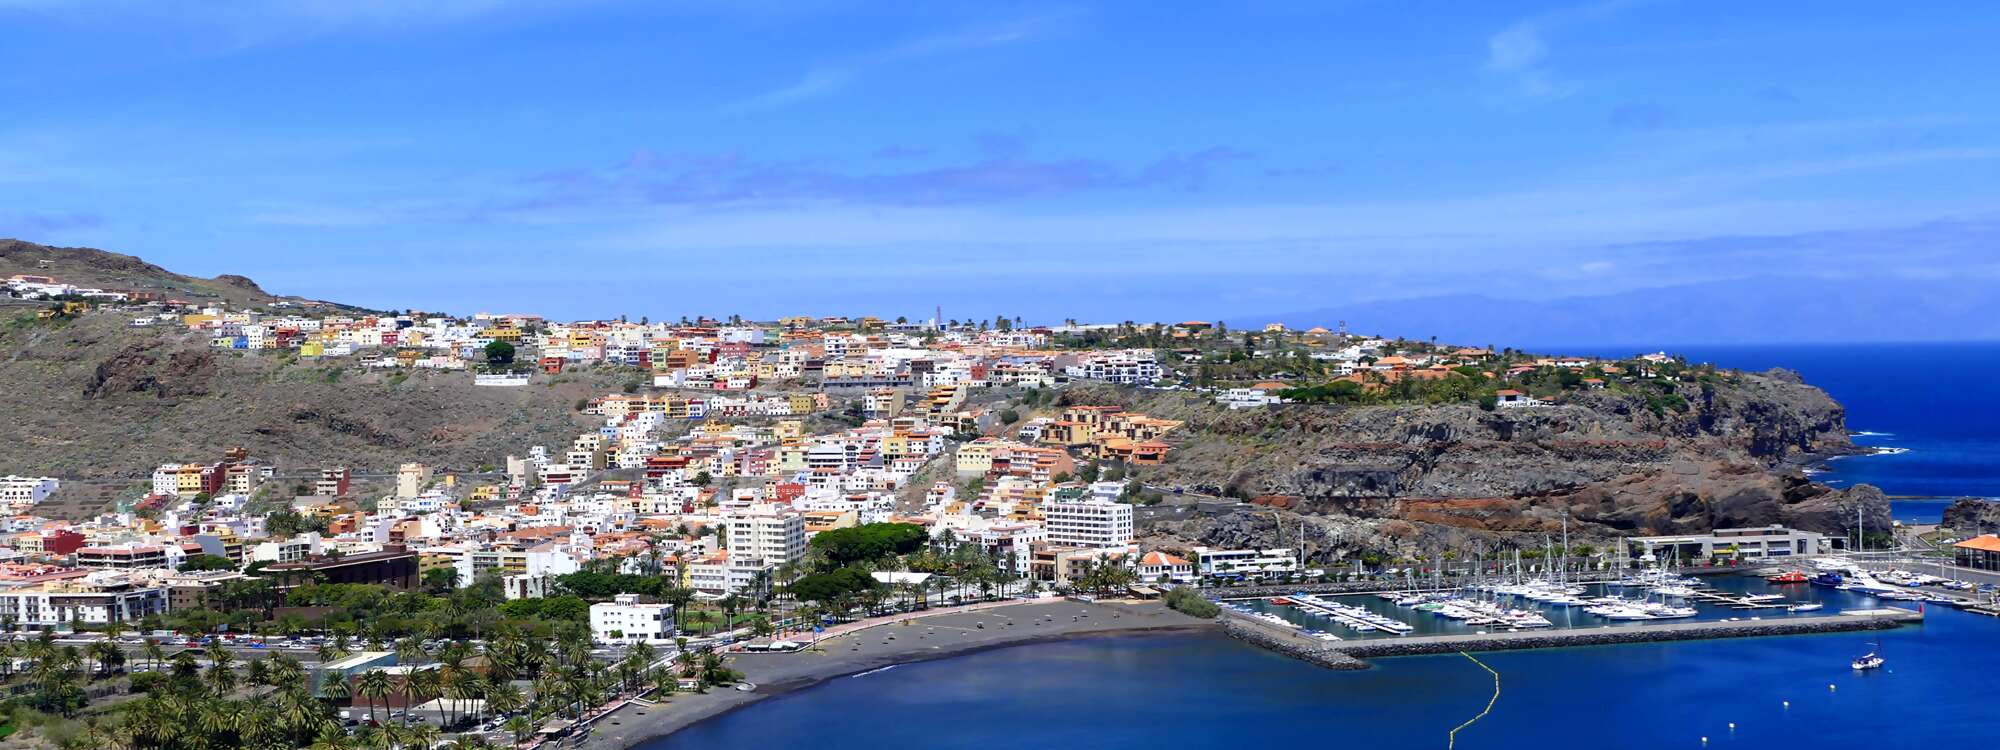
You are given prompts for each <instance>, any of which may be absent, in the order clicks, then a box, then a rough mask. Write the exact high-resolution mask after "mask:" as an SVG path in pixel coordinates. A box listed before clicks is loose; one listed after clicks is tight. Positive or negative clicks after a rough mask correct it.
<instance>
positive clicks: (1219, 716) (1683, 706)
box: [643, 344, 2000, 750]
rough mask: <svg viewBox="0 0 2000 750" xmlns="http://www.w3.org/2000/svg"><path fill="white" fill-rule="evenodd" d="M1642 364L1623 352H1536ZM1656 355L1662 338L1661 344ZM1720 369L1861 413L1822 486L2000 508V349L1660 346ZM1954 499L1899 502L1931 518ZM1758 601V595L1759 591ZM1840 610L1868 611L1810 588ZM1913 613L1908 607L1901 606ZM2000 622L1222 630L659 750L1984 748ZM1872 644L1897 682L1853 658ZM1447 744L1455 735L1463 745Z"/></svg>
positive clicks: (754, 716) (1142, 639)
mask: <svg viewBox="0 0 2000 750" xmlns="http://www.w3.org/2000/svg"><path fill="white" fill-rule="evenodd" d="M1544 348H1547V349H1549V350H1551V351H1565V352H1586V353H1602V354H1611V355H1629V354H1633V353H1636V351H1635V350H1633V349H1631V348H1615V349H1604V348H1595V349H1593V348H1581V347H1544ZM1655 348H1659V347H1655ZM1665 348H1666V349H1667V350H1669V351H1674V352H1678V353H1682V354H1685V355H1687V356H1689V357H1690V358H1693V359H1697V360H1706V361H1712V362H1715V363H1717V364H1719V365H1722V366H1726V367H1738V368H1743V369H1752V370H1763V369H1768V368H1770V367H1774V366H1782V367H1787V368H1790V369H1794V370H1797V371H1799V372H1800V374H1801V375H1803V376H1804V378H1805V379H1806V381H1807V382H1809V383H1812V384H1814V385H1817V386H1820V387H1821V388H1824V389H1826V390H1827V391H1828V392H1829V393H1831V394H1832V395H1833V397H1834V398H1835V399H1837V400H1839V401H1840V402H1841V403H1843V404H1845V405H1846V406H1847V409H1848V426H1849V427H1850V428H1851V429H1853V430H1854V431H1856V432H1857V433H1859V435H1858V436H1857V437H1856V441H1857V442H1861V443H1863V444H1866V445H1872V446H1877V447H1884V448H1899V449H1903V450H1902V451H1901V452H1898V453H1895V454H1884V455H1875V456H1866V457H1856V458H1849V459H1842V460H1838V461H1834V462H1832V464H1831V465H1830V467H1829V471H1828V472H1826V473H1823V474H1821V475H1820V476H1819V478H1820V479H1821V480H1822V481H1826V482H1829V483H1832V484H1838V485H1845V484H1850V483H1856V482H1867V483H1870V484H1874V485H1876V486H1879V487H1881V488H1882V489H1883V490H1884V491H1885V492H1888V493H1889V494H1891V495H1901V496H1935V497H1942V498H1951V497H1958V496H1979V497H1992V496H1996V495H2000V461H1996V460H1995V458H1996V457H2000V399H1995V398H1993V396H1994V393H1995V391H1994V389H1993V388H1992V387H1991V386H1990V385H1988V383H1989V382H1990V380H1991V378H1992V373H1994V372H2000V344H1907V345H1901V344H1899V345H1878V344H1870V345H1842V346H1756V347H1750V346H1743V347H1725V346H1704V347H1681V348H1676V347H1665ZM1947 503H1948V500H1916V499H1899V500H1896V501H1895V502H1894V510H1895V514H1896V517H1897V518H1898V519H1901V520H1905V521H1926V520H1928V521H1935V520H1936V519H1937V517H1938V515H1939V513H1940V512H1941V511H1942V510H1943V507H1944V505H1945V504H1947ZM1743 580H1744V582H1742V583H1740V584H1739V585H1742V586H1744V587H1746V588H1748V587H1759V586H1762V585H1763V584H1762V582H1761V581H1756V580H1751V579H1743ZM1797 595H1798V596H1812V597H1822V598H1824V599H1825V600H1826V602H1827V604H1828V607H1827V609H1828V610H1837V609H1839V608H1841V607H1844V606H1851V605H1857V604H1858V605H1864V606H1872V605H1873V602H1872V601H1869V600H1858V599H1854V598H1852V597H1851V596H1850V595H1849V594H1846V593H1843V592H1835V591H1830V590H1825V589H1809V590H1806V591H1804V592H1801V593H1799V594H1797ZM1897 604H1898V605H1899V606H1910V605H1909V604H1908V603H1897ZM1996 638H2000V620H1995V619H1993V618H1988V617H1981V616H1977V615H1970V614H1966V613H1963V612H1957V611H1953V610H1947V609H1943V608H1932V609H1930V610H1929V612H1928V618H1927V620H1926V622H1925V623H1924V624H1923V625H1922V626H1920V627H1914V628H1903V629H1900V630H1896V631H1893V632H1890V633H1885V634H1837V635H1821V636H1786V637H1772V638H1753V639H1741V640H1726V641H1700V642H1686V643H1663V644H1634V645H1622V646H1605V647H1593V648H1575V649H1556V650H1548V651H1520V652H1508V653H1493V654H1481V655H1478V658H1479V659H1480V660H1481V661H1482V662H1484V663H1485V664H1486V665H1488V666H1490V667H1492V668H1493V669H1494V670H1496V671H1498V672H1499V673H1500V696H1499V698H1498V700H1496V701H1494V702H1493V704H1492V710H1491V712H1490V713H1488V714H1487V715H1486V716H1485V717H1484V718H1481V719H1479V720H1478V721H1475V722H1473V723H1471V724H1470V725H1469V726H1467V727H1466V728H1465V729H1463V730H1461V731H1459V732H1458V733H1457V735H1456V738H1455V739H1453V738H1451V737H1450V735H1449V732H1450V731H1451V729H1452V728H1453V727H1456V726H1459V725H1460V724H1462V723H1464V722H1466V721H1467V720H1468V719H1471V718H1473V717H1474V716H1475V715H1478V714H1479V713H1480V711H1481V710H1482V709H1484V708H1485V707H1486V706H1487V702H1488V701H1489V700H1490V699H1492V698H1493V695H1494V682H1493V677H1492V676H1491V675H1490V674H1488V673H1487V672H1486V670H1484V669H1482V668H1480V666H1479V665H1477V664H1474V663H1473V662H1472V661H1470V660H1468V659H1466V658H1465V657H1462V656H1457V655H1450V656H1422V657H1407V658H1396V659H1381V660H1377V661H1376V666H1375V668H1374V669H1370V670H1367V671H1364V672H1333V671H1328V670H1324V669H1320V668H1318V667H1313V666H1309V665H1306V664H1304V663H1301V662H1297V661H1294V660H1291V659H1288V658H1285V657H1281V656H1277V655H1274V654H1271V653H1268V652H1265V651H1262V650H1259V649H1256V648H1252V647H1249V646H1246V645H1243V644H1241V643H1238V642H1236V641H1232V640H1229V639H1227V638H1223V637H1220V636H1208V635H1173V636H1133V637H1118V638H1098V639H1087V640H1079V641H1069V642H1060V643H1045V644H1035V645H1031V646H1022V647H1016V648H1007V649H1000V650H996V651H989V652H984V653H978V654H972V655H968V656H962V657H956V658H950V659H944V660H940V661H934V662H924V663H917V664H908V665H903V666H898V667H895V668H893V669H889V670H886V671H879V672H876V673H873V674H868V675H865V676H858V677H847V678H841V679H836V680H833V681H831V682H828V683H826V684H824V685H820V686H817V687H813V688H808V689H806V690H802V691H799V692H797V693H792V694H788V695H784V696H779V697H777V698H773V699H771V700H767V701H764V702H762V703H759V704H756V705H752V706H750V707H748V708H745V709H743V710H741V711H737V712H735V713H731V714H727V715H724V716H721V717H717V718H715V719H712V720H710V721H706V722H702V723H700V724H696V725H694V726H692V727H689V728H687V729H685V730H683V731H681V732H679V733H676V734H674V735H672V736H669V737H666V738H662V739H660V740H656V741H653V742H650V743H647V744H646V745H644V746H643V747H644V748H645V749H646V750H705V749H706V748H715V747H797V746H807V745H810V746H812V747H814V748H817V750H848V749H850V748H851V749H853V750H863V749H867V750H880V749H882V748H991V747H1065V748H1071V747H1073V748H1157V747H1202V746H1218V747H1364V748H1396V749H1398V750H1400V749H1401V748H1413V747H1454V746H1455V747H1459V748H1467V749H1468V750H1470V749H1471V748H1525V747H1544V746H1549V745H1557V744H1560V745H1565V746H1567V745H1582V746H1596V747H1616V748H1675V749H1685V750H1705V749H1707V748H1751V747H1772V746H1785V745H1802V746H1809V747H1812V748H1815V750H1845V749H1847V748H1854V749H1855V750H1862V749H1864V748H1865V749H1867V750H1873V749H1874V748H1882V747H1919V746H1928V745H1934V744H1935V745H1946V744H1949V745H1966V744H1971V743H1980V744H1983V743H1985V742H1990V741H1991V737H1992V732H1993V730H1994V728H1995V726H1996V720H1995V712H1994V708H1993V706H1992V696H1993V695H1994V694H1995V692H1996V690H2000V649H1995V648H1993V647H1992V644H1993V643H1994V642H1995V639H1996ZM1878 646H1879V647H1880V649H1881V651H1882V653H1883V655H1884V656H1885V657H1886V658H1887V659H1888V666H1887V668H1885V669H1883V670H1879V671H1876V672H1870V673H1856V672H1854V671H1853V670H1851V669H1850V668H1849V667H1848V661H1849V660H1850V659H1852V658H1853V657H1855V656H1858V655H1860V654H1861V653H1863V652H1866V651H1868V650H1870V649H1873V648H1876V647H1878ZM1448 743H1454V744H1448Z"/></svg>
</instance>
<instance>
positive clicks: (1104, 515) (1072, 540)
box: [1043, 500, 1132, 547]
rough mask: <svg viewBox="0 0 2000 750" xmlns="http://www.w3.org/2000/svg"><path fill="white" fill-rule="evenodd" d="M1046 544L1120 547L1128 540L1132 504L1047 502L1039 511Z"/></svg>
mask: <svg viewBox="0 0 2000 750" xmlns="http://www.w3.org/2000/svg"><path fill="white" fill-rule="evenodd" d="M1043 515H1044V517H1045V519H1046V522H1045V523H1044V524H1043V525H1044V526H1046V527H1047V528H1048V531H1049V543H1051V544H1060V545H1064V546H1069V547H1122V546H1125V545H1128V544H1131V543H1132V506H1130V505H1127V504H1125V503H1114V502H1107V501H1104V500H1083V501H1078V502H1056V503H1050V504H1049V505H1048V507H1047V508H1046V509H1044V513H1043Z"/></svg>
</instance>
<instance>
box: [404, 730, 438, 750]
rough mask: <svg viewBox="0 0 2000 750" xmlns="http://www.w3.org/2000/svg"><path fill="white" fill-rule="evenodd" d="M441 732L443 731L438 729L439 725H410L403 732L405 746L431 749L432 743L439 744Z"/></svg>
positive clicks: (418, 749)
mask: <svg viewBox="0 0 2000 750" xmlns="http://www.w3.org/2000/svg"><path fill="white" fill-rule="evenodd" d="M440 734H441V732H439V731H438V728H437V727H434V726H431V725H429V724H418V725H416V726H413V727H410V728H409V729H408V730H406V731H405V732H404V733H403V740H404V745H403V746H404V747H415V748H417V750H430V748H431V746H432V745H435V744H437V741H438V736H439V735H440Z"/></svg>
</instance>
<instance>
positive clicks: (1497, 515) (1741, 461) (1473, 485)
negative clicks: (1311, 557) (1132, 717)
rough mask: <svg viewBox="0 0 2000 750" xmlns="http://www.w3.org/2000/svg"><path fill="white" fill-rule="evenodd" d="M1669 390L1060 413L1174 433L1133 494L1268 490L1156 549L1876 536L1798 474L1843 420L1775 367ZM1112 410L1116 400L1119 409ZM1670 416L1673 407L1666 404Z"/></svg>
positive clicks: (1407, 550)
mask: <svg viewBox="0 0 2000 750" xmlns="http://www.w3.org/2000/svg"><path fill="white" fill-rule="evenodd" d="M1710 380H1711V381H1712V382H1700V383H1683V384H1680V385H1678V386H1676V388H1677V389H1678V390H1677V391H1676V393H1675V394H1674V395H1677V396H1679V401H1675V402H1673V403H1675V404H1676V405H1675V406H1672V407H1667V408H1662V407H1661V403H1660V402H1659V401H1658V400H1655V401H1649V400H1648V398H1647V397H1646V396H1644V395H1640V394H1637V393H1632V392H1625V393H1621V392H1614V391H1578V392H1571V393H1569V394H1567V395H1565V396H1563V397H1562V398H1561V399H1560V400H1559V401H1558V403H1555V404H1552V405H1549V406H1545V407H1535V408H1524V409H1499V410H1495V411H1485V410H1481V409H1480V408H1478V407H1477V406H1474V405H1469V404H1442V405H1407V406H1358V407H1356V406H1348V407H1343V406H1310V405H1286V406H1280V407H1274V408H1266V409H1246V410H1236V411H1231V410H1226V409H1221V408H1219V407H1215V406H1214V405H1213V404H1210V403H1207V402H1206V401H1205V400H1202V399H1200V397H1198V396H1189V395H1184V394H1161V393H1158V392H1140V393H1136V394H1135V393H1132V392H1125V391H1117V390H1115V389H1102V388H1100V389H1083V390H1080V391H1076V392H1072V393H1071V394H1070V395H1069V396H1068V399H1069V400H1071V401H1074V402H1077V403H1086V402H1089V403H1114V404H1118V405H1121V406H1127V407H1130V408H1133V409H1136V410H1139V411H1144V412H1146V413H1148V414H1154V415H1157V416H1166V417H1169V418H1173V419H1180V420H1183V421H1185V422H1186V423H1187V425H1186V427H1185V428H1183V429H1182V430H1180V431H1178V432H1177V433H1175V434H1173V435H1170V436H1169V437H1168V442H1169V443H1170V444H1172V445H1173V446H1174V451H1173V453H1172V454H1171V456H1170V459H1169V461H1168V463H1167V464H1166V465H1165V466H1162V467H1157V468H1148V469H1146V470H1145V471H1146V472H1148V473H1147V475H1146V476H1147V479H1146V481H1147V482H1148V483H1149V484H1153V485H1157V486H1165V487H1169V488H1172V487H1178V488H1183V489H1186V490H1190V491H1195V492H1203V493H1210V494H1224V493H1235V494H1241V495H1259V494H1278V495H1286V496H1290V497H1294V498H1297V499H1298V502H1297V503H1295V504H1293V505H1292V507H1290V508H1288V509H1270V508H1262V507H1259V508H1254V509H1245V510H1242V511H1238V512H1234V513H1225V514H1222V515H1220V516H1211V517H1207V518H1194V519H1190V520H1184V521H1169V522H1164V523H1162V524H1160V526H1159V528H1158V530H1157V531H1158V534H1159V535H1160V536H1161V537H1162V539H1171V540H1182V541H1186V542H1188V543H1200V544H1210V545H1228V546H1242V545H1254V544H1259V543H1263V544H1267V545H1268V544H1270V543H1274V542H1281V541H1282V542H1283V543H1295V542H1296V541H1297V540H1298V538H1299V536H1300V533H1301V529H1302V530H1303V537H1304V541H1305V543H1306V545H1307V547H1308V548H1309V549H1315V548H1316V549H1319V550H1321V551H1322V552H1323V555H1322V556H1320V557H1318V558H1317V559H1321V560H1326V561H1333V560H1340V559H1345V558H1348V557H1350V556H1352V555H1354V554H1366V553H1370V552H1373V553H1380V554H1385V555H1395V556H1413V555H1427V554H1437V553H1438V552H1440V551H1442V550H1446V549H1451V550H1457V551H1459V552H1461V553H1477V552H1479V551H1481V550H1493V549H1504V548H1507V547H1511V546H1519V545H1522V544H1523V543H1524V542H1530V541H1531V542H1532V544H1533V545H1536V546H1539V544H1540V541H1541V539H1542V538H1543V537H1544V536H1546V535H1553V534H1556V533H1557V532H1558V531H1559V529H1560V527H1561V525H1562V519H1563V518H1564V515H1565V514H1567V515H1568V517H1569V519H1570V523H1571V532H1572V534H1573V535H1574V536H1576V537H1579V538H1581V539H1583V540H1586V541H1601V540H1608V539H1612V538H1615V537H1619V536H1632V535H1652V534H1672V533H1685V532H1692V531H1702V530H1708V529H1712V528H1727V527H1739V526H1761V525H1768V524H1785V525H1787V526H1793V527H1798V528H1805V529H1811V530H1815V531H1820V532H1823V533H1829V534H1845V533H1847V532H1848V530H1850V529H1851V528H1852V527H1853V525H1854V523H1855V511H1856V509H1857V508H1858V509H1860V511H1861V513H1862V516H1863V518H1865V519H1866V522H1867V523H1868V525H1869V527H1870V528H1874V529H1882V528H1887V527H1888V523H1889V521H1888V518H1889V511H1888V503H1887V500H1886V498H1884V497H1883V496H1882V493H1881V492H1880V491H1879V490H1877V489H1875V488H1873V487H1867V486H1858V487H1854V488H1849V489H1844V490H1835V489H1832V488H1828V487H1825V486H1823V485H1817V484H1814V483H1813V482H1811V481H1810V480H1809V479H1808V478H1807V477H1806V476H1805V475H1804V474H1803V473H1802V472H1801V471H1799V469H1798V468H1797V467H1798V465H1800V464H1805V463H1809V462H1812V461H1815V460H1818V459H1820V458H1823V457H1825V456H1830V455H1843V454H1849V453H1854V452H1858V449H1856V448H1855V447H1854V445H1853V444H1852V443H1851V442H1850V441H1849V439H1848V434H1847V430H1846V421H1845V420H1846V418H1845V411H1844V410H1843V409H1842V408H1841V406H1840V405H1839V404H1838V403H1836V402H1834V401H1833V400H1832V399H1831V398H1829V397H1827V395H1826V394H1825V393H1824V392H1822V391H1820V390H1819V389H1817V388H1813V387H1811V386H1809V385H1805V384H1804V383H1802V382H1800V381H1799V380H1798V378H1797V376H1796V375H1794V374H1792V373H1789V372H1785V371H1772V372H1768V373H1763V374H1735V375H1730V376H1728V377H1724V378H1715V379H1710ZM1120 399H1123V400H1120ZM1680 403H1684V404H1685V406H1680V405H1678V404H1680Z"/></svg>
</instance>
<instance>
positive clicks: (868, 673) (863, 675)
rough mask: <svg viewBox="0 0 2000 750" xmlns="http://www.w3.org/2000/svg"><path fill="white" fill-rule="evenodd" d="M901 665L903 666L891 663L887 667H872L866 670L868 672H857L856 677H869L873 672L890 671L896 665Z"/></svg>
mask: <svg viewBox="0 0 2000 750" xmlns="http://www.w3.org/2000/svg"><path fill="white" fill-rule="evenodd" d="M899 666H902V665H900V664H891V665H889V666H886V667H876V668H874V669H870V670H868V671H866V672H860V673H857V674H855V675H854V676H855V677H867V676H868V675H871V674H875V673H876V672H887V671H889V670H891V669H895V668H896V667H899Z"/></svg>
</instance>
